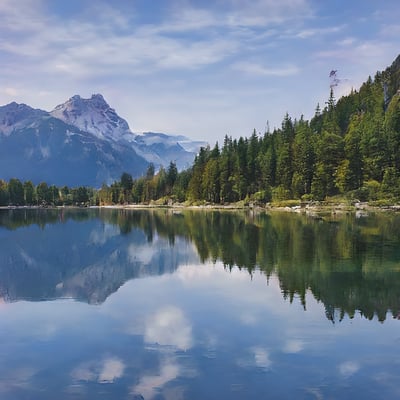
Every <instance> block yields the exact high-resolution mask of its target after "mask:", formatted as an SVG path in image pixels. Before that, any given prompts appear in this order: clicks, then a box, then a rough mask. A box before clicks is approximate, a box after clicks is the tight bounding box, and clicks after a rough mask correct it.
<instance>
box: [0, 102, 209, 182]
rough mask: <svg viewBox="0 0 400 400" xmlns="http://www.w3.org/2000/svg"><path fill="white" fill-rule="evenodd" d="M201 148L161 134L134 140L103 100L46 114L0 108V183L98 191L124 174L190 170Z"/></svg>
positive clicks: (21, 106) (68, 104) (16, 107)
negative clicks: (170, 168) (25, 182)
mask: <svg viewBox="0 0 400 400" xmlns="http://www.w3.org/2000/svg"><path fill="white" fill-rule="evenodd" d="M204 145H206V143H205V142H194V141H191V140H190V139H188V138H186V137H185V136H173V135H166V134H162V133H152V132H148V133H144V134H135V133H133V132H132V131H131V130H130V127H129V125H128V123H127V122H126V120H124V119H123V118H121V117H120V116H119V115H118V114H117V113H116V111H115V110H114V109H113V108H111V107H110V106H109V105H108V103H107V102H106V101H105V100H104V97H103V96H102V95H101V94H94V95H92V96H91V98H89V99H83V98H81V97H80V96H78V95H75V96H73V97H71V98H70V99H69V100H67V101H66V102H65V103H63V104H60V105H58V106H57V107H56V108H55V109H54V110H52V111H50V112H47V111H44V110H40V109H34V108H32V107H30V106H28V105H26V104H17V103H15V102H12V103H10V104H7V105H5V106H2V107H0V178H1V179H6V180H8V179H11V178H13V177H17V178H19V179H21V180H32V181H33V182H34V183H36V184H37V183H39V182H41V181H46V182H48V183H50V184H56V185H72V186H77V185H79V186H80V185H87V186H94V187H99V186H101V185H102V184H103V183H111V182H112V181H115V180H117V179H119V177H120V176H121V174H122V173H123V172H128V173H130V174H131V175H132V176H133V177H140V176H142V175H143V174H144V173H145V171H146V169H147V167H148V164H149V163H150V162H152V163H153V164H154V165H155V167H156V169H157V168H160V167H165V168H166V167H168V165H169V163H170V162H171V161H173V162H175V163H176V165H177V167H178V169H184V168H187V167H189V166H190V165H191V163H192V162H193V159H194V157H195V155H196V153H197V151H198V150H199V149H200V146H204Z"/></svg>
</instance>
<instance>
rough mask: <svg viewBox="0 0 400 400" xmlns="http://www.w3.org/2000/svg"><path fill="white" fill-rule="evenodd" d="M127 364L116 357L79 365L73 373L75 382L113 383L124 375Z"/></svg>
mask: <svg viewBox="0 0 400 400" xmlns="http://www.w3.org/2000/svg"><path fill="white" fill-rule="evenodd" d="M124 370H125V364H124V362H123V361H122V360H120V359H119V358H116V357H109V358H105V359H104V360H102V361H91V362H86V363H82V364H80V365H78V366H77V367H76V368H74V369H73V370H72V372H71V377H72V379H73V380H74V381H85V382H96V381H97V382H99V383H113V382H114V381H115V380H116V379H119V378H121V377H122V376H123V375H124Z"/></svg>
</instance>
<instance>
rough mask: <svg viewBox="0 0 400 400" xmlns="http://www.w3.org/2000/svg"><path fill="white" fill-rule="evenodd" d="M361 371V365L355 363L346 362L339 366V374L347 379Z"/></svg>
mask: <svg viewBox="0 0 400 400" xmlns="http://www.w3.org/2000/svg"><path fill="white" fill-rule="evenodd" d="M359 369H360V364H359V363H357V362H355V361H346V362H344V363H342V364H340V365H339V372H340V375H342V376H343V377H345V378H349V377H350V376H352V375H354V374H355V373H356V372H358V371H359Z"/></svg>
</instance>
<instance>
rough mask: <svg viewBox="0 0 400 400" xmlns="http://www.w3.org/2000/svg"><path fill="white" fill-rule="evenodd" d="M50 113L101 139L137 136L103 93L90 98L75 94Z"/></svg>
mask: <svg viewBox="0 0 400 400" xmlns="http://www.w3.org/2000/svg"><path fill="white" fill-rule="evenodd" d="M50 115H51V116H53V117H54V118H58V119H60V120H61V121H64V122H65V123H66V124H69V125H73V126H75V127H76V128H78V129H80V130H81V131H83V132H89V133H91V134H92V135H94V136H96V137H97V138H99V139H103V140H104V139H106V140H111V141H119V140H121V139H126V140H128V141H131V140H134V138H135V135H134V134H133V133H132V132H131V131H130V130H129V126H128V123H127V122H126V121H125V120H124V119H122V118H121V117H120V116H119V115H118V114H117V113H116V112H115V110H114V109H113V108H111V107H110V106H109V105H108V104H107V102H106V101H105V100H104V98H103V96H102V95H101V94H94V95H92V97H91V98H90V99H82V98H81V97H80V96H77V95H75V96H73V97H71V98H70V99H69V100H67V101H66V102H65V103H63V104H60V105H58V106H57V107H56V108H55V109H54V110H53V111H51V112H50Z"/></svg>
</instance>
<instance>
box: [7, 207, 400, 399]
mask: <svg viewBox="0 0 400 400" xmlns="http://www.w3.org/2000/svg"><path fill="white" fill-rule="evenodd" d="M0 320H1V322H0V359H1V363H0V398H2V399H3V398H4V399H40V400H42V399H136V400H139V399H145V400H148V399H167V400H181V399H191V400H194V399H202V400H203V399H352V400H354V399H377V398H382V399H398V398H400V217H399V216H398V215H396V214H394V213H393V214H373V215H368V216H367V215H354V214H349V215H343V216H326V217H323V218H312V217H309V216H305V215H298V214H289V213H271V214H268V213H252V212H242V213H237V212H222V211H200V210H199V211H197V210H195V211H189V210H185V211H182V212H177V211H172V210H116V209H79V210H71V209H59V210H40V209H36V210H29V209H24V210H0Z"/></svg>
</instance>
